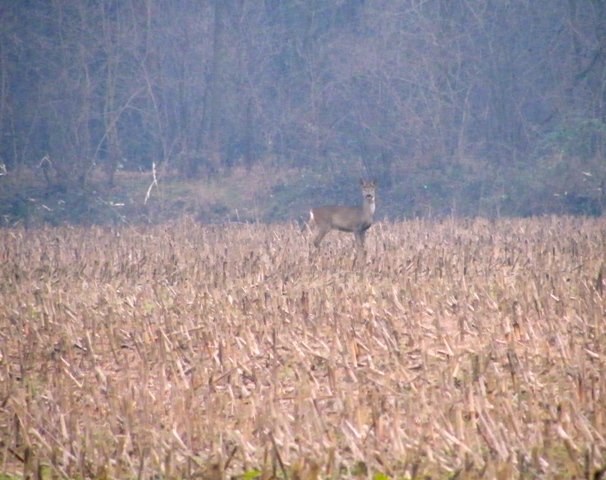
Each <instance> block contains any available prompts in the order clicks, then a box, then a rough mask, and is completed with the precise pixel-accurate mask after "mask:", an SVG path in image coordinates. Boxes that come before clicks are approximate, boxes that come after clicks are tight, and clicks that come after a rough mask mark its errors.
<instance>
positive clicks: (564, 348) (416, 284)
mask: <svg viewBox="0 0 606 480" xmlns="http://www.w3.org/2000/svg"><path fill="white" fill-rule="evenodd" d="M0 237H1V238H0V465H1V466H0V477H2V476H5V477H8V478H21V477H23V478H28V477H29V478H166V479H170V478H186V477H187V478H193V477H195V478H207V479H223V478H249V479H250V478H256V477H258V478H262V479H271V478H284V479H285V478H294V479H308V480H311V479H316V478H360V479H362V478H373V479H384V478H393V479H409V478H410V479H414V478H430V479H441V478H465V479H471V478H491V479H492V478H499V479H506V478H550V479H554V478H596V479H597V478H601V475H602V474H603V472H604V469H605V468H606V375H604V371H605V366H606V365H605V363H606V321H605V320H604V318H605V307H606V301H605V298H604V296H605V295H606V292H605V285H604V274H605V272H604V254H605V247H606V223H605V222H604V220H603V219H599V218H598V219H585V218H571V217H544V218H531V219H524V220H517V219H508V220H498V221H488V220H483V219H477V220H464V219H461V220H456V219H445V220H442V221H423V220H416V221H406V222H401V223H377V224H375V225H373V227H372V228H371V229H370V230H369V232H368V234H367V252H366V255H365V258H364V256H362V255H355V254H354V251H353V245H354V241H353V236H352V235H350V234H347V235H346V234H337V233H334V232H333V233H330V234H329V235H328V236H327V238H326V239H325V243H323V244H322V246H321V248H320V249H319V250H318V251H316V250H314V249H313V248H310V246H309V242H310V236H309V234H308V233H306V232H303V233H302V232H301V231H300V229H299V228H298V227H297V226H296V225H294V224H277V225H271V226H270V225H263V224H227V225H222V226H212V225H210V226H209V225H206V226H205V225H201V224H200V223H198V222H197V221H195V220H194V219H192V218H189V217H185V218H183V219H181V220H178V221H175V222H173V223H164V224H162V225H158V226H147V227H144V226H141V227H128V226H121V227H115V228H110V227H55V228H50V227H45V228H39V229H31V228H30V229H25V228H22V227H20V228H11V229H3V230H0Z"/></svg>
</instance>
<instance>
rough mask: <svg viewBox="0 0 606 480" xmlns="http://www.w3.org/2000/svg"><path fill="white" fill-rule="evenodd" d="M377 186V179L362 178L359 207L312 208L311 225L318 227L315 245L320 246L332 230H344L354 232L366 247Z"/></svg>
mask: <svg viewBox="0 0 606 480" xmlns="http://www.w3.org/2000/svg"><path fill="white" fill-rule="evenodd" d="M376 186H377V181H376V180H373V181H372V182H368V183H367V182H364V181H363V180H362V179H360V187H361V189H362V199H363V202H362V205H360V206H358V207H340V206H335V205H330V206H326V207H317V208H312V209H311V211H310V212H309V214H310V217H309V223H310V225H311V224H315V225H316V226H317V228H318V233H316V236H315V238H314V245H315V246H316V247H319V246H320V242H321V241H322V239H323V238H324V237H325V236H326V234H327V233H328V232H330V231H331V230H340V231H342V232H353V234H354V235H355V237H356V244H357V246H358V247H361V248H364V235H365V234H366V230H368V229H369V228H370V226H371V225H372V217H373V215H374V213H375V189H376Z"/></svg>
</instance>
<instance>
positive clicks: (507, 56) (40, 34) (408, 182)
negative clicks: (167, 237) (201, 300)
mask: <svg viewBox="0 0 606 480" xmlns="http://www.w3.org/2000/svg"><path fill="white" fill-rule="evenodd" d="M0 15H1V22H0V74H1V75H0V78H1V80H0V129H1V132H2V135H1V136H0V160H1V163H0V168H1V169H2V174H3V176H4V177H6V178H5V179H4V180H5V181H10V180H8V178H9V177H10V176H11V173H12V172H20V171H23V170H27V169H33V168H41V169H42V171H43V172H44V174H45V176H46V178H47V181H48V182H49V184H51V183H52V184H54V185H58V186H60V187H62V188H63V189H82V188H86V185H87V182H88V181H89V179H90V176H91V173H92V172H93V171H96V172H103V179H104V182H106V185H110V186H111V185H112V184H113V183H114V182H115V181H116V180H115V179H116V177H115V176H116V172H117V171H119V170H121V169H122V170H134V171H150V170H151V168H152V165H156V166H157V167H158V168H159V169H160V168H162V169H164V170H163V171H166V170H167V169H170V170H171V171H173V172H175V174H176V175H181V176H183V177H185V178H191V177H196V176H198V177H200V178H208V177H213V176H218V175H225V174H226V172H229V170H230V168H232V167H234V166H242V165H245V166H247V167H249V168H252V167H253V166H254V165H255V164H257V163H259V162H267V163H268V164H269V165H271V166H272V168H275V169H281V168H284V169H290V168H293V167H295V168H298V169H301V171H311V172H315V173H317V174H321V175H323V178H337V177H339V176H341V177H342V176H343V175H345V176H352V177H353V178H356V177H357V176H358V175H359V174H360V173H363V174H365V175H367V176H369V177H370V176H374V177H377V178H378V180H379V182H380V185H381V187H382V189H383V192H382V194H383V197H384V198H385V197H389V198H390V199H391V200H393V202H391V203H392V204H397V205H400V207H401V212H404V213H406V212H409V213H419V214H420V213H423V206H429V208H433V209H434V211H436V212H437V211H440V209H442V211H443V212H445V213H446V212H447V211H459V212H461V213H463V214H476V213H486V212H488V213H493V214H494V213H497V214H498V213H502V214H512V215H530V214H541V213H553V212H556V213H559V212H562V213H580V214H600V213H601V206H602V190H603V189H602V186H603V185H602V184H603V182H604V179H605V178H606V170H605V165H604V150H605V148H606V143H605V142H606V128H605V120H606V91H605V88H606V2H605V1H604V0H551V1H550V2H537V1H534V0H517V1H503V0H467V1H465V2H461V1H458V0H398V1H394V0H339V1H334V0H305V1H299V0H262V1H260V0H226V1H210V0H207V1H200V0H180V1H178V2H175V1H169V0H52V1H48V0H28V1H26V0H24V1H14V2H3V3H2V5H1V6H0ZM393 213H394V214H397V213H398V211H397V210H394V211H393Z"/></svg>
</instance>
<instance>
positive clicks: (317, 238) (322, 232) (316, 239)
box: [314, 227, 330, 248]
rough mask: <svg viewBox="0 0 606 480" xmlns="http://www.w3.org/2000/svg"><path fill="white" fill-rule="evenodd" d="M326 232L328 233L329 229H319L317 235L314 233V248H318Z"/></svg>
mask: <svg viewBox="0 0 606 480" xmlns="http://www.w3.org/2000/svg"><path fill="white" fill-rule="evenodd" d="M328 232H330V227H328V228H327V227H319V230H318V233H316V236H315V237H314V246H315V247H316V248H318V247H319V246H320V242H321V241H322V239H323V238H324V237H325V236H326V234H327V233H328Z"/></svg>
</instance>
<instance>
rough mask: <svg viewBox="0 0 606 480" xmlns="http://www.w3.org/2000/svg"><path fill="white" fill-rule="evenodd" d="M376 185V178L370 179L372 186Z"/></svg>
mask: <svg viewBox="0 0 606 480" xmlns="http://www.w3.org/2000/svg"><path fill="white" fill-rule="evenodd" d="M376 185H377V179H376V178H375V179H373V181H372V186H373V187H375V186H376Z"/></svg>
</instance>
